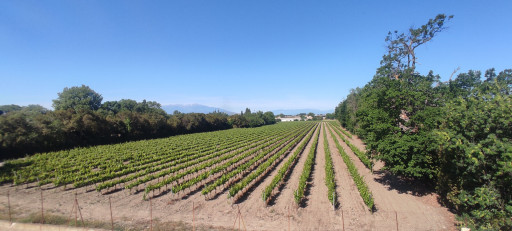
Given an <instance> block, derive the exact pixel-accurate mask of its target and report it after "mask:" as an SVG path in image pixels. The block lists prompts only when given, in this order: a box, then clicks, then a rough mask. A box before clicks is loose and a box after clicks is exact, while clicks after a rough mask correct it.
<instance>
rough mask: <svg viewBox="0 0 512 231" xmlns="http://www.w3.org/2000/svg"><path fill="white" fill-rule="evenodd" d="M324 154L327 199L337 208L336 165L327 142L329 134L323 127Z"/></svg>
mask: <svg viewBox="0 0 512 231" xmlns="http://www.w3.org/2000/svg"><path fill="white" fill-rule="evenodd" d="M323 134H324V152H325V185H326V186H327V199H329V202H330V203H331V204H332V206H333V208H336V204H337V202H336V182H335V181H334V165H333V163H332V158H331V151H330V149H329V142H328V140H327V132H326V131H325V126H323Z"/></svg>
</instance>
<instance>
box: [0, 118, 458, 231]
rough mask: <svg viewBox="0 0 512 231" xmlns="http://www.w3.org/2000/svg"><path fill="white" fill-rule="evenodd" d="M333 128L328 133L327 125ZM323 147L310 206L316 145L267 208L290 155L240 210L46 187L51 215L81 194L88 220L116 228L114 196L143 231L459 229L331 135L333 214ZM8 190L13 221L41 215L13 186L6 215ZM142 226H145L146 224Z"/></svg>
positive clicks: (221, 201)
mask: <svg viewBox="0 0 512 231" xmlns="http://www.w3.org/2000/svg"><path fill="white" fill-rule="evenodd" d="M323 126H326V124H324V125H323ZM326 128H329V127H328V126H326ZM318 132H321V130H319V129H317V130H316V133H318ZM316 133H315V135H316ZM333 138H334V139H338V140H339V141H340V142H341V143H342V146H343V148H344V149H345V151H346V152H347V153H348V155H349V156H350V157H351V159H352V160H353V161H354V163H355V164H356V166H357V168H358V169H359V172H360V174H361V175H363V176H364V178H365V181H366V182H367V184H368V186H369V187H370V190H371V191H372V193H373V195H374V199H375V204H376V208H377V211H376V212H374V213H371V212H370V211H369V210H368V209H367V208H366V206H365V204H364V203H363V200H362V199H361V197H360V196H359V193H358V191H357V188H356V187H355V184H354V182H353V181H352V178H351V177H350V174H349V173H348V171H347V167H346V165H345V163H344V162H343V160H342V158H341V156H340V155H339V152H338V150H337V148H336V146H335V144H334V141H333ZM351 141H352V143H353V144H354V145H356V146H357V147H359V148H360V149H362V150H364V144H363V143H362V142H361V141H360V140H359V139H357V137H355V136H354V137H353V138H352V139H351ZM323 142H324V138H323V135H322V134H320V138H319V142H318V148H317V155H316V158H315V166H314V168H313V172H312V177H311V179H310V183H309V187H308V188H307V189H306V198H307V200H306V203H305V204H304V205H303V206H297V205H295V202H294V198H293V191H294V190H295V189H296V188H297V185H298V179H299V176H300V174H301V172H302V169H303V165H304V162H305V159H306V155H307V153H308V152H309V149H310V148H311V142H310V143H308V145H307V146H306V149H305V151H304V152H303V154H302V155H300V156H299V159H298V161H297V164H296V165H295V166H294V169H293V171H292V172H291V173H290V174H289V177H287V181H286V182H285V184H284V185H283V186H282V187H281V188H280V189H281V190H280V191H278V193H277V194H276V197H275V199H274V200H272V201H271V203H270V205H268V206H266V205H265V203H264V202H263V200H262V199H261V193H262V191H263V189H264V188H265V187H266V186H267V185H268V184H269V183H270V181H271V180H272V178H273V176H274V175H275V174H276V172H277V170H278V169H279V168H280V166H281V165H283V163H284V162H285V161H286V160H287V158H288V157H289V156H288V157H286V158H284V159H283V160H282V161H281V162H280V163H279V165H278V166H277V167H276V168H274V170H273V171H271V172H270V173H269V174H268V176H267V177H265V178H263V180H261V181H260V182H257V183H256V184H254V186H253V187H252V188H251V189H250V193H249V194H248V196H246V197H244V198H242V199H241V200H239V202H238V203H236V204H232V201H231V200H230V199H228V197H227V191H224V192H223V193H222V194H221V195H220V196H218V197H217V198H215V199H212V200H208V201H207V200H205V198H204V196H203V195H202V194H201V193H200V190H196V191H192V192H191V193H190V194H189V195H187V196H185V197H183V195H180V196H178V195H173V194H171V193H168V194H164V195H162V196H160V197H157V198H154V199H152V200H151V201H144V200H142V193H139V194H132V195H131V194H129V192H128V191H126V190H123V191H118V192H115V193H112V194H110V195H101V194H99V193H97V192H95V191H91V192H86V189H85V188H80V189H73V190H66V191H65V190H63V188H50V187H49V186H45V187H43V190H42V192H43V198H44V201H43V206H44V211H45V213H52V214H60V215H62V216H67V217H73V216H74V214H72V213H71V211H72V208H73V202H74V198H75V193H77V199H78V203H79V204H80V208H81V212H82V215H83V217H84V218H85V219H89V220H99V221H105V222H110V207H109V206H110V204H109V198H111V201H112V213H113V217H114V222H115V223H116V224H123V225H130V224H134V225H136V227H146V228H149V220H150V216H152V218H153V219H154V220H156V221H158V222H172V221H176V222H186V223H188V224H190V225H193V226H205V225H208V226H213V227H219V228H220V227H222V228H236V229H238V227H241V228H242V229H244V227H245V228H246V229H247V230H288V229H289V228H290V229H291V230H343V228H344V229H345V230H396V229H397V225H398V230H454V229H455V227H454V216H453V214H451V213H450V212H449V211H448V210H447V209H446V208H443V207H441V206H440V205H439V204H438V203H437V200H436V198H437V197H436V195H435V194H434V193H433V192H430V191H428V190H426V189H424V188H422V187H421V186H418V185H410V184H409V183H407V182H403V181H401V180H400V179H398V178H396V177H393V176H391V175H389V174H387V173H386V172H384V171H379V170H378V169H376V170H377V171H375V173H374V174H371V172H370V171H369V170H368V169H366V167H365V166H364V165H363V164H362V163H361V162H360V161H359V160H358V159H357V157H356V156H355V155H354V154H353V153H352V151H350V149H349V148H348V146H347V145H345V144H344V143H343V142H342V141H341V139H339V137H338V136H337V135H336V136H335V137H332V136H331V135H330V134H329V132H328V142H329V147H330V151H331V155H332V159H333V162H334V165H335V176H336V179H335V180H336V186H337V188H336V193H337V199H338V201H339V206H338V207H337V209H336V210H333V208H332V205H330V203H329V201H328V200H327V187H326V186H325V183H324V176H325V169H324V165H325V156H324V149H323ZM377 166H379V165H377ZM89 189H91V188H90V187H89ZM8 192H9V194H10V198H9V199H10V205H11V208H12V209H13V210H14V211H16V213H15V214H14V215H13V216H17V217H24V216H28V215H29V214H33V213H38V212H40V211H41V190H40V189H39V188H37V187H30V186H29V187H28V188H27V187H26V186H17V187H15V186H10V185H3V186H1V187H0V209H1V211H7V210H6V208H7V193H8ZM150 205H151V206H150ZM150 207H151V209H150ZM239 211H240V213H239ZM240 217H241V218H242V221H241V222H240V219H239V218H240ZM141 224H145V225H143V226H141Z"/></svg>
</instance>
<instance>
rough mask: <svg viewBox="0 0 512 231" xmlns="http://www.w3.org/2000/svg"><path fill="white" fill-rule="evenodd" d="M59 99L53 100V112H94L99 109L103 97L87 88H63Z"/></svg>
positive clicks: (83, 86)
mask: <svg viewBox="0 0 512 231" xmlns="http://www.w3.org/2000/svg"><path fill="white" fill-rule="evenodd" d="M58 95H59V97H58V98H57V99H54V100H53V108H54V109H55V110H67V109H73V110H75V111H79V110H93V111H96V110H98V109H99V108H100V107H101V101H102V100H103V97H102V96H101V95H100V94H98V93H96V92H95V91H93V90H92V89H91V88H89V87H88V86H85V85H82V86H80V87H71V88H67V87H66V88H64V90H63V91H62V92H61V93H58Z"/></svg>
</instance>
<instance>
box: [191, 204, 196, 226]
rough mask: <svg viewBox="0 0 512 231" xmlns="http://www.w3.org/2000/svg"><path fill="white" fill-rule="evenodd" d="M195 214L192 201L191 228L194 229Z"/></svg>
mask: <svg viewBox="0 0 512 231" xmlns="http://www.w3.org/2000/svg"><path fill="white" fill-rule="evenodd" d="M195 221H196V214H195V204H194V202H192V230H193V231H195V230H196V223H195Z"/></svg>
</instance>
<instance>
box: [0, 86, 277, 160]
mask: <svg viewBox="0 0 512 231" xmlns="http://www.w3.org/2000/svg"><path fill="white" fill-rule="evenodd" d="M102 99H103V98H102V96H101V95H100V94H98V93H96V92H95V91H93V90H92V89H90V88H89V87H88V86H84V85H82V86H80V87H72V88H65V89H64V91H63V92H61V93H59V97H58V98H57V99H55V100H54V101H53V107H54V108H55V110H54V111H52V110H48V109H46V108H44V107H42V106H39V105H29V106H26V107H22V106H18V105H3V106H0V144H1V146H0V159H8V158H17V157H23V156H25V155H27V154H32V153H36V152H45V151H53V150H61V149H66V148H73V147H77V146H89V145H97V144H110V143H119V142H126V141H132V140H140V139H152V138H159V137H168V136H172V135H178V134H187V133H196V132H207V131H216V130H223V129H229V128H243V127H257V126H262V125H266V124H274V123H275V122H276V121H275V117H274V114H273V113H272V112H265V113H263V112H261V111H258V112H255V113H251V111H250V110H249V109H246V112H245V113H243V114H242V115H237V114H235V115H232V116H229V115H227V114H225V113H221V112H213V113H209V114H203V113H186V114H185V113H180V112H178V111H175V112H174V113H173V114H172V115H169V114H167V113H166V112H165V111H164V110H163V109H162V108H161V105H160V104H159V103H157V102H153V101H146V100H144V101H142V102H136V101H135V100H130V99H123V100H119V101H107V102H104V103H102V102H101V101H102Z"/></svg>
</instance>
